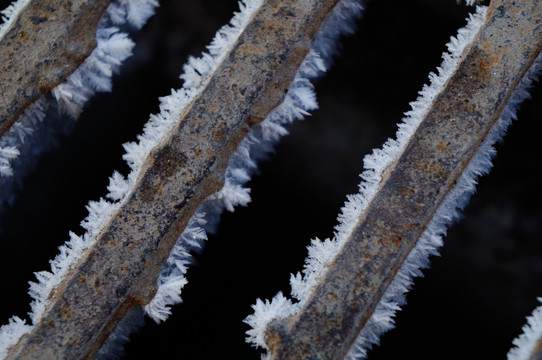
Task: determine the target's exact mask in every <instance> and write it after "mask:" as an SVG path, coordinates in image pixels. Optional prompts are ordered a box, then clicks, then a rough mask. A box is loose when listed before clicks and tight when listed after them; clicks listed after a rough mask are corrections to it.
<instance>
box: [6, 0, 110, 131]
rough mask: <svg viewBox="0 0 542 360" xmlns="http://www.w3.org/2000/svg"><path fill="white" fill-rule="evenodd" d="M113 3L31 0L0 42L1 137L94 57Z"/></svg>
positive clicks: (76, 0) (75, 0) (105, 0)
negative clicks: (101, 24) (98, 30)
mask: <svg viewBox="0 0 542 360" xmlns="http://www.w3.org/2000/svg"><path fill="white" fill-rule="evenodd" d="M109 3H110V0H97V1H89V0H71V1H69V0H30V1H29V2H28V4H27V5H26V6H25V7H24V8H23V9H22V10H21V11H20V13H19V14H17V17H16V19H14V21H13V23H12V24H11V25H10V26H9V28H8V29H6V32H5V34H4V36H2V38H0V93H1V94H2V96H1V97H0V136H2V135H3V134H4V133H5V132H6V131H7V130H9V128H10V127H11V125H13V123H14V122H15V121H16V120H17V119H18V118H19V116H20V115H22V113H23V112H24V110H25V109H26V108H27V107H28V106H30V105H31V104H32V103H33V102H34V101H36V100H37V99H38V98H39V97H40V96H41V95H42V94H44V93H46V92H48V91H49V90H51V89H52V88H54V87H55V86H57V85H58V84H60V83H62V82H63V81H64V80H65V79H66V78H67V77H68V76H69V75H70V74H71V73H73V72H74V71H75V69H77V67H78V66H79V65H81V63H83V61H85V59H86V58H87V57H88V56H89V55H90V53H91V52H92V50H93V49H94V48H95V46H96V40H95V34H96V28H97V26H98V21H99V20H100V18H101V16H102V14H103V12H104V11H105V9H106V8H107V6H108V5H109Z"/></svg>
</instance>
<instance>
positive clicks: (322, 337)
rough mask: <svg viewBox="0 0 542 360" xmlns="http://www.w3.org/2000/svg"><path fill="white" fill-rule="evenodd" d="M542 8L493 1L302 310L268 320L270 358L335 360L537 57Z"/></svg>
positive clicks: (531, 0)
mask: <svg viewBox="0 0 542 360" xmlns="http://www.w3.org/2000/svg"><path fill="white" fill-rule="evenodd" d="M541 45H542V2H540V1H538V0H522V1H506V0H500V1H499V0H493V1H492V2H491V6H490V8H489V11H488V15H487V18H486V22H485V24H484V25H483V27H482V29H481V30H480V32H479V33H478V35H477V36H476V38H475V40H474V41H473V43H472V45H471V46H469V47H467V49H465V51H464V53H463V55H462V59H461V61H460V63H459V65H458V67H457V68H456V70H455V72H454V74H453V75H452V77H451V78H450V79H449V80H448V82H447V83H446V84H445V86H444V89H443V91H442V92H441V93H440V94H439V95H438V96H437V97H436V99H435V100H434V102H433V105H432V107H431V109H430V110H429V112H428V113H427V115H426V117H425V118H424V119H423V120H422V123H421V125H420V126H419V128H418V129H417V131H416V133H415V134H414V136H413V137H412V139H411V140H410V142H409V143H408V145H407V148H406V150H405V151H404V153H403V154H402V155H401V156H400V159H399V160H398V161H397V162H396V163H395V164H394V165H392V166H393V167H392V168H390V169H389V171H387V174H388V175H387V176H386V178H384V179H383V180H382V185H381V189H380V191H379V192H378V194H377V195H376V196H375V198H374V199H373V201H372V202H371V203H370V204H369V206H368V208H367V210H366V211H365V212H364V214H363V215H362V218H360V219H359V222H358V224H357V226H356V229H355V230H354V231H353V233H352V235H351V237H350V238H349V239H348V240H347V242H346V243H345V245H344V246H343V248H342V249H341V251H340V253H339V255H338V256H337V258H336V260H335V261H334V263H333V264H332V265H330V267H329V269H328V271H327V273H326V274H325V276H323V278H322V279H321V281H320V282H319V284H318V285H317V287H316V288H315V290H314V292H313V294H312V295H311V296H310V298H309V299H308V301H307V302H306V304H305V305H304V307H303V308H302V309H301V310H300V312H298V313H296V314H294V315H292V316H290V317H288V318H285V319H280V320H275V321H273V322H272V323H271V324H270V326H269V328H268V331H267V345H268V346H269V349H270V354H271V359H273V360H279V359H280V360H286V359H296V360H299V359H311V360H312V359H343V358H344V356H345V355H346V353H347V352H348V350H349V349H350V347H351V345H352V344H353V342H354V340H355V339H356V337H357V335H358V334H359V332H360V330H361V329H362V328H363V326H364V324H365V323H366V321H367V320H368V319H369V317H370V316H371V314H372V313H373V311H374V309H375V307H376V306H377V304H378V303H379V301H380V299H381V297H382V295H383V294H384V292H385V290H386V289H387V287H388V285H389V284H390V283H391V281H392V279H393V277H394V276H395V274H396V272H397V271H398V269H399V267H400V266H401V264H402V263H403V261H404V260H405V258H406V257H407V255H408V254H409V252H410V251H411V249H412V248H413V247H414V245H415V244H416V242H417V240H418V238H419V237H420V235H421V234H422V233H423V231H424V230H425V229H426V226H427V224H428V223H429V221H430V220H431V218H432V216H433V214H434V213H435V211H436V209H437V208H438V206H439V205H440V203H441V202H442V201H443V199H444V197H445V196H446V194H447V193H448V192H449V191H450V189H451V188H452V187H453V186H454V184H455V182H456V180H457V179H458V177H459V176H460V175H461V173H462V172H463V170H464V169H465V167H466V165H467V164H468V163H469V160H470V159H471V158H472V156H473V155H474V153H475V152H476V150H477V149H478V147H479V145H480V143H481V142H482V140H483V139H484V138H485V136H486V134H487V133H488V131H489V130H490V128H491V127H492V126H493V125H494V123H495V122H496V120H497V119H498V118H499V116H500V114H501V112H502V110H503V108H504V106H505V105H506V103H507V101H508V99H509V97H510V95H511V94H512V92H513V91H514V89H515V87H516V86H517V84H518V82H519V80H520V79H521V78H522V76H523V75H524V74H525V72H526V70H527V69H528V68H529V67H530V65H531V64H532V62H533V61H534V59H535V57H536V56H537V55H538V53H539V52H540V48H541Z"/></svg>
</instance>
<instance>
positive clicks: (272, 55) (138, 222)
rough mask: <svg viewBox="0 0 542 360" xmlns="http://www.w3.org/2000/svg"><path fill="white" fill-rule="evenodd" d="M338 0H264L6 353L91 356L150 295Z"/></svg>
mask: <svg viewBox="0 0 542 360" xmlns="http://www.w3.org/2000/svg"><path fill="white" fill-rule="evenodd" d="M335 3H336V0H299V1H288V2H284V1H280V0H268V1H264V3H263V5H262V7H261V8H260V9H259V10H258V12H257V13H256V14H255V15H254V17H253V18H252V19H251V22H250V23H249V25H248V27H247V28H246V30H245V31H244V32H243V34H242V35H241V36H240V37H239V39H238V41H237V42H236V44H235V45H234V47H233V48H232V50H231V52H230V53H229V55H228V56H227V57H226V58H225V60H224V61H223V63H222V64H221V65H220V66H219V68H218V70H217V71H216V73H215V74H214V75H213V76H212V79H211V80H210V82H209V84H208V85H207V87H206V89H205V90H204V91H203V93H202V94H201V96H199V97H198V98H197V99H195V100H194V102H193V103H192V104H191V105H190V106H189V107H188V108H187V110H186V111H185V112H184V113H183V114H182V115H181V118H179V120H178V126H177V127H176V128H175V129H174V130H173V132H172V133H171V134H169V137H167V138H166V139H164V140H163V142H162V145H161V146H160V147H159V148H157V149H155V150H154V151H153V152H152V154H151V155H150V156H149V157H148V159H147V160H146V163H145V165H144V167H143V170H142V172H141V174H142V175H141V176H140V178H139V179H138V182H137V187H136V189H135V190H134V191H133V192H132V193H131V194H130V195H129V199H128V200H127V201H126V202H125V204H124V205H123V206H122V207H121V208H120V210H118V212H117V213H116V214H115V215H114V217H113V219H112V220H111V221H110V223H109V224H108V226H107V228H106V229H105V230H104V231H103V232H102V233H101V234H100V236H99V239H98V241H97V243H96V245H95V246H94V247H93V248H92V249H91V251H90V253H89V254H88V256H87V257H86V258H85V259H83V260H82V262H81V263H80V264H78V266H77V267H76V268H75V269H74V270H72V271H71V272H70V273H69V276H68V277H67V278H66V280H65V281H63V283H62V284H61V285H60V286H59V287H58V289H57V290H56V291H55V295H54V296H55V297H54V299H51V305H50V306H49V308H48V309H47V311H46V314H45V318H44V319H43V320H42V321H41V322H40V323H38V324H37V325H36V327H35V328H34V329H33V331H32V332H31V333H30V334H29V335H26V336H24V337H23V338H22V339H21V340H20V341H19V343H18V344H17V345H15V346H14V347H12V348H11V349H10V353H9V355H8V359H79V358H91V357H92V356H93V355H94V353H95V352H96V351H97V349H98V348H99V347H100V345H101V343H102V342H103V341H104V340H105V339H106V338H107V336H108V335H109V333H110V331H111V330H112V329H113V327H114V326H115V324H116V322H117V321H118V320H119V319H120V318H121V317H122V316H123V315H124V313H125V312H126V311H127V310H128V309H129V308H130V307H131V306H132V305H133V304H145V303H148V302H149V301H150V299H151V298H152V297H153V295H154V293H155V291H156V289H155V287H156V278H157V276H158V272H159V269H160V264H161V263H162V262H163V260H164V259H165V258H166V257H167V256H168V254H169V251H170V249H171V247H172V246H173V244H174V242H175V240H176V239H177V237H178V236H179V234H180V233H181V232H182V230H183V229H184V227H185V226H186V223H187V221H188V219H189V217H190V216H191V215H192V214H193V212H194V211H195V209H196V208H197V206H198V204H199V203H200V202H201V201H202V200H203V199H204V198H206V197H207V196H208V195H210V194H212V193H213V192H215V191H217V190H219V189H220V188H221V186H222V183H223V177H224V171H225V168H226V166H227V163H228V160H229V158H230V155H231V154H232V152H233V151H234V150H235V148H236V147H237V145H238V144H239V142H240V140H241V139H242V138H243V136H244V135H245V134H246V133H247V131H248V129H249V126H252V125H253V124H255V123H258V122H259V121H261V120H263V119H264V118H265V116H266V115H267V113H268V112H269V111H270V110H271V109H273V108H274V107H276V106H277V105H278V104H279V103H280V102H281V101H282V99H283V97H284V93H285V91H286V89H287V88H288V86H289V84H290V82H291V80H292V79H293V77H294V75H295V72H296V70H297V67H298V66H299V64H300V63H301V61H302V60H303V58H304V56H305V55H306V54H307V53H308V50H309V47H308V46H309V45H310V40H311V38H312V36H313V34H314V33H315V31H316V30H317V29H318V28H319V26H320V24H321V22H322V20H323V18H324V16H325V15H326V14H327V13H328V12H329V10H330V9H331V8H332V7H333V6H334V5H335Z"/></svg>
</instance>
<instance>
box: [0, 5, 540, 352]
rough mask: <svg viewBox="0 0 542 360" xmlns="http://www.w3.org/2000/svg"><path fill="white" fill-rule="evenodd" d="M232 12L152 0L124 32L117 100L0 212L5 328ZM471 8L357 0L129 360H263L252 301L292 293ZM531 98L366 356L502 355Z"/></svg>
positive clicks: (534, 113) (524, 222)
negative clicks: (142, 21)
mask: <svg viewBox="0 0 542 360" xmlns="http://www.w3.org/2000/svg"><path fill="white" fill-rule="evenodd" d="M236 9H237V2H236V0H197V1H196V0H194V1H173V0H169V1H165V0H163V1H161V7H160V8H159V9H158V11H157V13H156V15H155V16H154V17H152V18H151V19H150V20H149V22H148V23H147V25H146V26H145V27H144V28H143V29H142V30H141V31H140V32H138V33H136V34H135V35H134V39H135V41H136V44H137V45H136V48H135V49H134V56H133V57H132V58H130V59H129V60H128V61H126V63H125V65H124V66H123V68H122V71H121V74H120V75H119V76H116V77H115V78H114V89H113V93H111V94H100V95H98V96H96V97H95V98H94V99H93V100H92V101H91V102H90V103H89V105H88V108H87V109H86V111H85V112H84V113H83V115H82V117H81V118H80V119H79V120H78V122H77V123H76V124H75V127H74V129H73V132H72V133H71V135H70V136H65V135H62V134H59V135H58V137H57V146H56V147H54V148H53V149H52V150H51V151H49V152H48V153H46V154H44V155H43V157H42V159H41V160H40V162H39V163H38V166H37V168H36V170H35V172H34V173H32V174H31V175H30V176H28V177H27V178H26V179H25V180H24V182H23V184H22V185H23V187H22V189H23V190H22V191H21V192H20V193H19V194H18V200H17V202H16V203H15V204H14V205H13V206H12V207H11V208H9V209H8V210H7V211H5V212H4V213H3V214H2V215H1V217H0V231H1V232H0V254H1V255H2V261H1V262H0V273H1V274H3V277H2V281H1V282H0V294H1V295H2V303H3V306H2V307H0V309H1V314H0V322H1V323H6V322H7V319H8V318H9V317H10V316H11V315H18V316H20V317H24V316H25V314H26V312H27V311H28V310H29V307H28V303H29V301H30V299H29V297H28V295H27V284H26V283H27V281H29V280H32V279H33V275H32V272H34V271H40V270H45V269H48V268H49V265H48V260H49V259H51V258H53V257H54V256H55V254H56V252H57V250H56V248H57V246H59V245H60V244H62V243H63V242H64V241H65V240H67V239H68V231H69V230H72V231H75V232H76V233H82V232H83V231H82V229H81V228H80V227H79V222H80V221H81V220H82V219H83V218H84V217H85V216H86V213H87V212H86V210H85V204H86V203H87V202H88V200H96V199H98V198H99V197H101V196H104V195H105V194H106V186H107V184H108V177H109V176H110V175H111V174H112V172H113V170H115V169H119V170H121V171H123V172H124V173H126V172H127V171H128V169H127V166H126V165H125V164H124V162H123V160H122V159H121V156H122V154H123V153H124V150H123V148H122V146H121V145H122V143H124V142H127V141H132V140H134V139H135V136H136V135H137V134H138V133H140V132H141V129H142V126H143V124H144V123H145V122H146V121H147V119H148V115H149V114H151V113H156V112H157V111H158V100H157V99H158V97H159V96H164V95H168V94H169V92H170V89H171V88H178V87H180V86H181V85H182V83H181V81H180V80H179V79H178V75H179V74H180V72H181V66H182V64H184V63H185V62H186V59H187V56H189V55H193V56H198V55H199V54H200V53H201V51H203V50H204V46H205V45H206V44H208V43H209V42H210V41H211V39H212V37H213V35H214V33H215V31H216V30H217V29H218V28H219V27H220V26H221V25H223V24H225V23H226V22H227V21H228V20H229V19H230V17H231V14H232V12H233V11H234V10H236ZM468 11H469V9H467V8H466V7H465V6H462V5H457V4H456V2H455V0H450V1H444V0H442V1H434V0H418V1H414V0H412V1H408V2H407V1H401V0H388V1H369V2H368V3H367V6H366V11H365V12H364V15H363V17H362V19H361V20H360V21H359V25H358V31H357V33H356V35H354V36H349V37H346V38H345V39H343V40H342V41H341V43H342V51H341V56H340V57H338V58H337V59H336V61H335V64H334V66H333V67H332V69H330V71H329V72H328V74H327V75H326V76H325V78H323V79H321V80H319V81H318V82H317V84H316V88H317V95H318V101H319V103H320V109H319V110H317V111H314V112H313V114H312V116H310V117H308V118H307V119H306V120H305V121H303V122H298V123H296V124H295V125H294V126H292V128H291V134H290V135H289V136H287V137H285V138H284V139H283V140H282V141H281V142H280V144H279V145H278V146H277V147H276V153H275V154H274V155H272V156H271V157H270V158H269V160H268V161H266V162H264V163H262V164H261V165H260V173H259V175H257V176H255V177H254V178H253V180H252V181H251V182H250V183H249V187H250V188H251V189H252V203H251V204H250V205H249V206H248V207H246V208H238V209H236V211H235V213H226V214H224V216H223V217H222V221H221V224H220V226H219V229H218V231H217V233H216V234H214V235H212V236H210V237H209V241H208V242H207V244H206V245H205V248H204V250H203V251H202V253H201V254H196V255H195V256H194V259H195V260H194V265H193V266H192V267H191V268H190V269H189V272H188V274H187V278H188V280H189V283H188V284H187V285H186V286H185V288H184V289H183V293H182V297H183V300H184V303H183V304H181V305H179V306H176V307H175V308H174V309H173V315H172V316H171V317H170V319H169V320H168V321H166V322H165V323H164V324H161V325H156V324H154V323H153V322H152V321H151V320H149V319H147V320H146V325H145V327H143V328H142V329H141V330H140V331H139V332H138V333H137V334H134V335H133V336H132V341H131V342H130V343H129V344H128V345H127V350H126V356H125V359H144V358H149V357H152V358H163V357H166V356H167V357H168V358H179V359H214V358H235V359H258V358H259V357H260V356H259V353H258V351H256V350H254V349H253V348H251V346H250V345H248V344H246V343H244V337H245V335H244V332H245V331H246V330H247V326H246V325H245V324H243V322H242V320H243V319H244V318H245V317H246V316H247V315H249V314H250V313H252V310H251V308H250V306H251V305H252V304H254V303H255V300H256V298H266V299H270V298H272V297H273V296H274V295H275V294H276V293H277V292H278V291H279V290H281V291H283V292H284V293H289V291H290V289H289V277H290V273H295V272H297V271H299V270H301V268H302V264H303V261H304V258H305V256H306V246H307V245H308V243H309V242H310V239H311V238H314V237H319V238H321V239H324V238H326V237H331V236H333V233H332V231H333V226H334V225H335V224H336V216H337V214H338V212H339V209H340V207H341V206H342V204H343V202H344V200H345V196H346V195H347V194H350V193H354V192H357V185H358V183H359V180H360V179H359V177H358V174H359V173H361V172H362V159H363V156H364V155H365V154H367V153H369V152H370V151H371V149H373V148H375V147H380V146H381V144H382V143H383V142H384V141H385V140H386V139H387V138H388V137H392V136H394V135H395V131H396V126H395V124H396V123H397V122H398V121H399V120H400V119H401V117H402V114H403V113H404V112H405V111H407V110H408V109H409V106H408V103H409V102H410V101H412V100H414V99H415V98H416V94H417V92H418V91H419V90H420V89H421V87H422V85H423V84H424V83H426V82H427V74H428V73H429V71H433V70H434V69H435V67H436V66H438V65H439V64H440V62H441V54H442V52H443V51H444V50H445V44H446V43H447V42H448V40H449V37H450V36H451V35H455V34H456V30H457V29H458V28H459V27H461V26H463V25H464V23H465V21H464V19H465V17H466V15H467V13H468ZM541 100H542V88H541V87H540V86H537V87H536V88H535V89H534V91H533V92H532V99H531V100H530V101H528V102H526V103H525V104H524V106H523V107H522V110H521V111H520V113H519V116H518V117H519V120H518V121H517V122H516V123H515V124H514V125H513V126H512V127H511V128H510V129H509V133H508V135H507V136H506V138H505V139H504V142H503V144H500V145H498V156H497V158H496V160H495V161H494V169H493V170H492V172H491V174H490V175H489V176H485V177H483V178H482V179H481V180H480V185H479V187H478V192H477V194H475V195H474V196H473V198H472V199H471V202H470V205H469V206H468V207H467V209H466V210H465V212H464V218H463V219H462V220H461V221H460V222H459V223H457V224H455V225H454V226H453V227H452V228H451V229H450V230H449V232H448V236H447V237H446V239H445V246H444V248H443V249H442V251H441V254H442V255H441V256H440V257H435V258H433V259H432V266H431V269H429V270H426V271H424V274H425V277H424V278H420V279H417V280H416V282H415V286H414V289H413V291H411V292H410V293H409V294H408V297H407V300H408V304H407V305H406V306H405V307H404V308H403V310H402V311H401V312H400V313H399V314H398V316H397V328H396V329H394V330H393V331H391V332H390V333H388V334H386V335H384V336H383V337H382V338H381V345H382V346H381V347H377V348H376V349H375V350H374V351H371V352H370V354H369V358H370V359H373V360H374V359H391V358H396V357H402V358H417V359H434V358H439V359H452V358H461V359H480V358H484V359H485V358H488V359H489V358H491V359H504V358H505V356H506V352H507V351H508V349H509V348H510V347H511V341H512V339H513V338H514V337H516V336H517V335H518V334H519V333H520V332H521V330H520V329H521V326H522V325H523V324H524V323H525V316H527V315H528V314H530V313H531V312H532V310H533V309H534V308H535V307H536V306H537V301H536V297H537V296H540V295H542V245H541V244H540V239H541V235H542V221H541V220H542V206H541V202H540V200H541V197H542V195H541V193H540V191H539V188H540V183H541V180H540V177H539V175H538V173H539V172H538V166H539V155H540V152H541V151H540V149H539V148H538V144H539V143H540V140H539V137H540V135H539V134H540V131H541V122H540V117H541V116H542V102H541Z"/></svg>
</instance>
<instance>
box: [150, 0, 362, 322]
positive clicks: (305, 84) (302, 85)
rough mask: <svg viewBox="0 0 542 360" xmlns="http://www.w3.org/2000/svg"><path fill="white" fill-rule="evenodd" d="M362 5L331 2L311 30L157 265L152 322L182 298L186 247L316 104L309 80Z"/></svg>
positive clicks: (197, 242)
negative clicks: (276, 97)
mask: <svg viewBox="0 0 542 360" xmlns="http://www.w3.org/2000/svg"><path fill="white" fill-rule="evenodd" d="M361 10H362V6H361V5H360V1H358V0H342V1H340V2H339V3H338V4H336V5H335V7H334V8H333V9H332V11H330V13H329V14H328V15H327V17H326V18H325V20H324V22H323V23H322V26H321V28H320V30H319V31H318V32H317V33H316V34H315V36H314V38H313V40H312V43H311V50H310V51H309V54H307V56H306V57H305V59H304V60H303V62H302V63H301V65H300V67H299V68H298V70H297V72H296V75H295V77H294V80H293V81H292V83H291V84H290V86H289V88H288V91H287V93H286V96H285V98H284V101H283V102H282V104H280V105H279V106H277V107H276V108H275V109H273V110H272V111H271V112H270V113H269V114H268V116H267V117H266V118H265V120H264V121H262V123H260V124H259V125H257V126H254V127H253V128H252V129H251V130H250V131H249V133H248V134H247V135H246V136H245V138H244V139H243V140H242V141H241V143H240V144H239V146H238V148H237V149H236V150H235V152H234V153H233V155H232V157H231V159H230V161H229V163H228V167H227V169H226V174H225V184H224V187H223V188H222V189H221V190H220V191H219V192H217V193H215V194H213V195H211V196H210V197H208V198H207V199H206V200H205V201H204V202H203V203H202V204H201V205H200V206H199V207H198V209H197V210H196V212H195V213H194V215H193V216H192V218H191V219H190V222H189V225H188V226H187V228H186V230H185V231H184V232H183V233H182V234H181V236H180V237H179V239H178V240H177V242H176V244H175V247H174V248H173V250H172V252H171V254H170V256H169V258H168V259H167V260H166V261H165V262H164V264H163V265H162V270H161V274H160V276H159V278H158V290H157V293H156V295H155V297H154V299H153V300H152V301H151V302H150V303H149V304H147V305H146V306H145V311H146V312H147V314H148V315H149V316H150V317H151V318H152V319H154V320H155V321H156V322H160V321H164V320H165V319H166V318H167V317H168V316H169V315H170V314H171V306H172V305H175V304H177V303H180V302H181V297H180V293H181V289H182V286H183V285H184V284H186V279H185V277H184V274H185V273H186V269H187V265H188V264H189V263H190V254H189V251H190V249H192V248H194V247H200V246H201V242H202V241H203V240H205V239H206V231H213V229H214V226H215V225H216V222H217V221H218V217H219V215H220V213H221V212H222V211H223V210H224V209H227V210H229V211H233V210H234V207H235V206H238V205H242V206H245V205H246V204H247V203H248V202H250V189H248V188H246V187H245V186H244V185H245V184H246V182H247V181H248V180H249V179H250V177H251V175H252V174H253V173H254V171H255V170H256V163H257V160H258V159H260V158H261V157H263V156H265V154H266V153H267V152H269V151H271V150H272V147H273V145H274V144H275V143H276V142H277V141H278V140H279V139H280V138H281V137H282V136H284V135H286V134H287V133H288V131H287V129H286V128H287V127H288V125H289V124H291V123H292V122H293V121H294V120H300V119H302V118H303V117H304V116H305V115H308V114H309V113H308V111H309V110H314V109H316V108H317V107H318V105H317V103H316V96H315V94H314V87H313V85H312V84H311V82H310V81H311V80H312V79H315V78H317V77H318V76H320V75H322V74H323V73H324V72H325V70H326V65H325V64H329V63H331V58H332V55H334V53H335V51H336V46H337V43H336V40H337V38H338V37H339V36H340V35H342V34H345V33H351V32H353V30H354V24H353V21H354V20H355V19H356V18H357V17H358V16H359V15H360V14H361Z"/></svg>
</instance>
